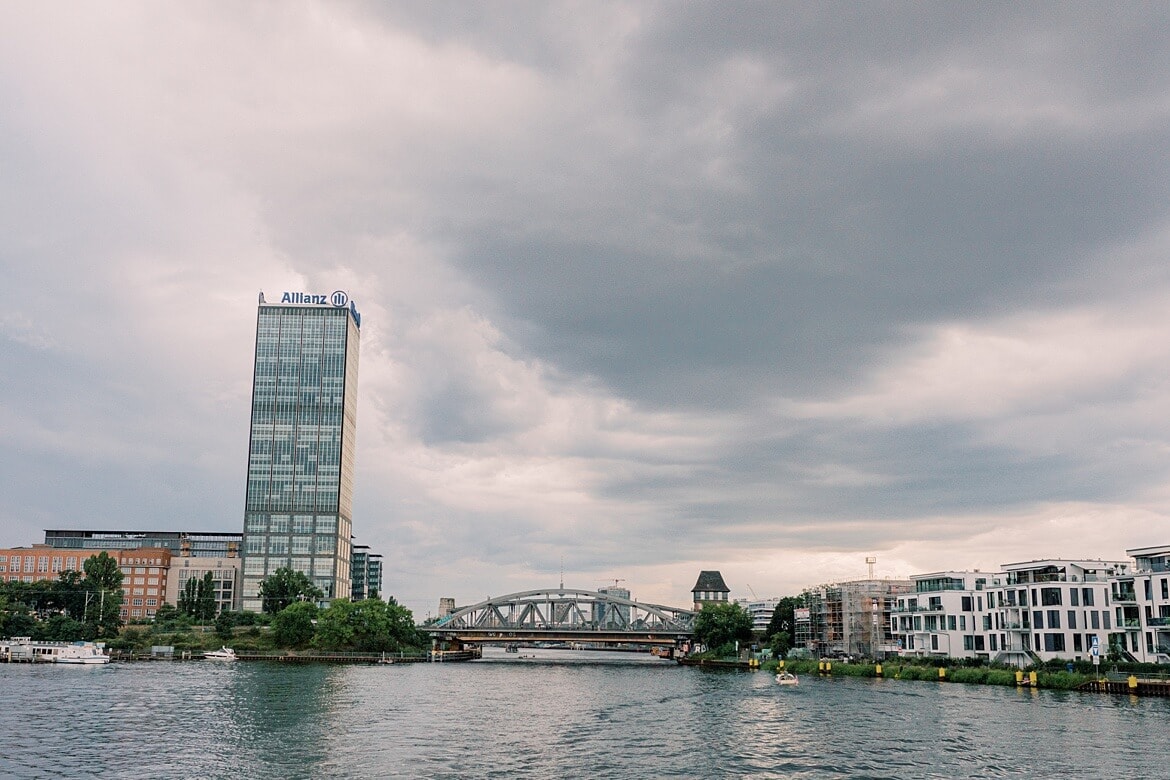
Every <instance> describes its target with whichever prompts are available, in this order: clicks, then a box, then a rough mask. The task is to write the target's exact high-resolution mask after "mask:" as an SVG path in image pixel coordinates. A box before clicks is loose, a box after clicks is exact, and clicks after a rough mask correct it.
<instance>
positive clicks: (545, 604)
mask: <svg viewBox="0 0 1170 780" xmlns="http://www.w3.org/2000/svg"><path fill="white" fill-rule="evenodd" d="M694 626H695V612H693V611H692V610H689V609H679V608H678V607H664V606H662V605H660V604H644V603H642V602H638V601H632V600H630V599H624V598H621V597H620V596H613V595H610V594H608V593H600V592H598V591H592V590H575V589H572V588H553V589H550V590H526V591H523V592H521V593H509V594H508V595H506V596H500V597H498V598H492V599H488V600H487V601H481V602H480V603H478V604H472V605H471V606H469V607H460V608H459V609H457V610H456V611H455V612H452V613H451V614H450V615H447V616H446V617H444V618H441V619H440V620H439V621H438V622H436V623H433V624H431V625H429V626H422V630H423V631H426V632H427V633H429V634H430V635H431V638H432V639H433V640H434V641H435V642H436V643H440V642H441V643H448V644H451V645H454V646H456V647H461V646H463V645H466V644H485V643H497V642H499V643H505V644H510V643H517V644H524V643H532V642H570V643H573V642H577V643H586V642H588V643H623V644H643V645H677V644H678V643H679V642H684V641H687V640H689V639H690V638H691V635H692V634H693V633H694Z"/></svg>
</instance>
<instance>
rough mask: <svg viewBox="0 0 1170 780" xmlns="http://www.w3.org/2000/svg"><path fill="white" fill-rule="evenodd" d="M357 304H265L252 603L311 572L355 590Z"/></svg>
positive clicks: (334, 593) (247, 587) (344, 591)
mask: <svg viewBox="0 0 1170 780" xmlns="http://www.w3.org/2000/svg"><path fill="white" fill-rule="evenodd" d="M358 333H359V331H358V324H357V315H356V310H355V309H353V308H352V306H351V307H348V308H347V307H345V306H333V305H328V304H324V305H287V304H266V303H264V301H263V298H261V303H260V308H259V312H258V315H257V322H256V366H255V373H254V377H253V385H252V427H251V436H250V439H249V453H248V486H247V494H246V505H245V510H244V546H243V550H244V561H245V563H244V584H243V590H244V609H249V610H253V611H260V609H261V604H260V600H259V587H260V581H261V580H262V579H263V578H264V577H265V576H267V575H269V574H272V573H273V572H275V571H276V570H277V569H279V568H281V567H291V568H294V569H296V570H298V571H302V572H304V573H305V574H306V575H307V576H308V577H309V578H310V579H311V580H312V581H313V583H314V584H315V585H316V586H317V587H319V588H320V589H321V590H322V591H323V592H324V594H325V600H326V601H329V600H331V599H333V598H335V597H339V596H349V594H350V588H351V576H350V536H351V533H350V532H351V511H352V498H353V456H354V433H355V430H356V408H357V369H358V341H359V338H358Z"/></svg>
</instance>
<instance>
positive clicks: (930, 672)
mask: <svg viewBox="0 0 1170 780" xmlns="http://www.w3.org/2000/svg"><path fill="white" fill-rule="evenodd" d="M820 664H821V662H820V661H785V662H784V669H786V670H787V671H789V672H792V673H793V674H797V675H802V674H803V675H815V674H818V673H819V672H820V671H821V669H820V668H819V666H820ZM763 668H764V669H765V670H767V671H771V672H775V671H776V670H777V669H778V668H779V662H778V661H768V662H766V663H765V664H764V667H763ZM940 668H941V669H945V670H946V676H945V677H940V675H939V669H940ZM881 670H882V673H881V674H880V675H879V674H878V665H877V664H873V663H865V664H860V663H844V662H841V661H833V662H832V663H831V670H830V671H829V672H828V674H829V675H830V676H834V677H883V678H886V679H891V680H921V681H924V682H940V681H944V682H955V683H967V684H970V685H1007V686H1014V685H1016V671H1017V670H1016V669H1015V668H1009V667H991V666H974V667H972V666H950V667H948V666H941V667H940V666H938V665H931V666H928V665H924V664H908V663H905V662H904V661H897V660H895V661H893V662H892V663H891V662H885V663H882V664H881ZM1034 671H1035V672H1036V687H1037V688H1048V689H1051V690H1062V691H1068V690H1073V689H1075V688H1078V687H1080V686H1081V685H1083V684H1085V683H1087V682H1092V681H1093V680H1095V679H1097V676H1095V675H1092V674H1085V673H1083V672H1078V671H1073V672H1069V671H1065V670H1061V671H1056V670H1048V669H1036V670H1034ZM1023 679H1024V681H1025V682H1028V681H1029V677H1028V672H1027V671H1025V672H1024V675H1023Z"/></svg>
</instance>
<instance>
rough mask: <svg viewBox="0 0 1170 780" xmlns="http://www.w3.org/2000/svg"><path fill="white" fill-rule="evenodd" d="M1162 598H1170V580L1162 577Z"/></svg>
mask: <svg viewBox="0 0 1170 780" xmlns="http://www.w3.org/2000/svg"><path fill="white" fill-rule="evenodd" d="M1162 598H1164V599H1170V580H1167V579H1166V578H1165V577H1163V578H1162Z"/></svg>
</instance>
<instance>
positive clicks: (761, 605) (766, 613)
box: [735, 598, 780, 634]
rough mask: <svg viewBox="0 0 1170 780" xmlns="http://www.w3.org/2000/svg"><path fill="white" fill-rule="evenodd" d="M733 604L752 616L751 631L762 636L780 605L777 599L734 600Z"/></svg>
mask: <svg viewBox="0 0 1170 780" xmlns="http://www.w3.org/2000/svg"><path fill="white" fill-rule="evenodd" d="M735 603H736V604H738V605H740V606H741V607H743V608H744V610H745V611H746V612H747V613H748V614H749V615H751V616H752V631H755V632H756V633H757V634H763V633H765V632H766V631H767V630H768V626H769V625H770V624H771V622H772V615H773V614H775V612H776V607H777V606H778V605H779V604H780V599H779V598H770V599H754V600H749V599H736V600H735Z"/></svg>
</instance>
